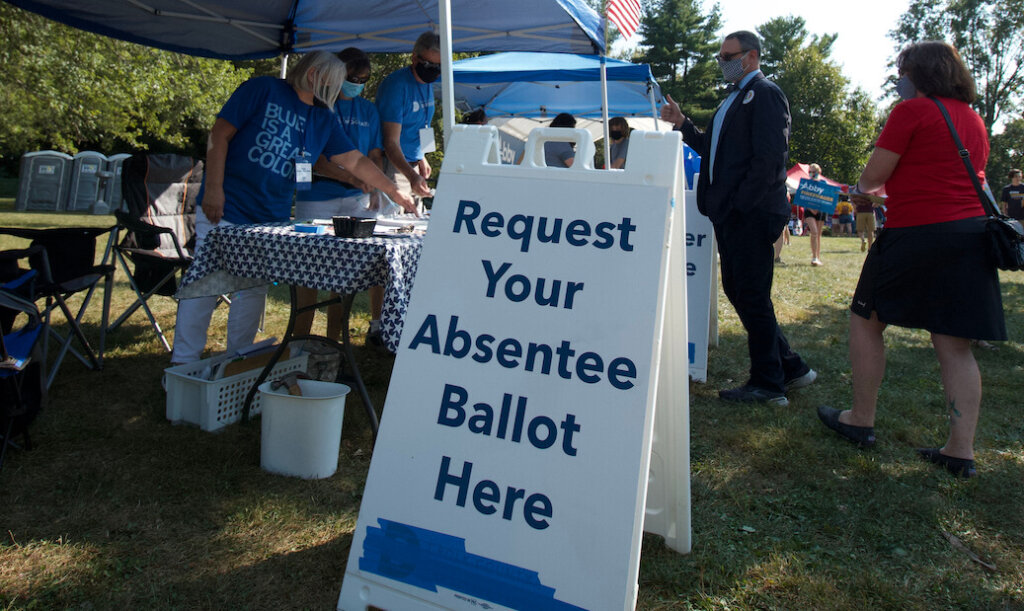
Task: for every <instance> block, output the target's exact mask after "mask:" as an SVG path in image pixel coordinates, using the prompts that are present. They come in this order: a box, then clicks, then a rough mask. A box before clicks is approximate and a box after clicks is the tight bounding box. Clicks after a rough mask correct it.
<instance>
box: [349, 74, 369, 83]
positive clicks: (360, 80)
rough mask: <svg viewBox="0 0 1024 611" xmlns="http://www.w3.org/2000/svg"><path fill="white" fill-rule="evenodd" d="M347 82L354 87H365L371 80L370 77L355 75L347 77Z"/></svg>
mask: <svg viewBox="0 0 1024 611" xmlns="http://www.w3.org/2000/svg"><path fill="white" fill-rule="evenodd" d="M345 80H346V81H348V82H350V83H352V84H354V85H365V84H366V81H368V80H370V76H369V75H367V76H356V75H354V74H349V75H348V76H346V77H345Z"/></svg>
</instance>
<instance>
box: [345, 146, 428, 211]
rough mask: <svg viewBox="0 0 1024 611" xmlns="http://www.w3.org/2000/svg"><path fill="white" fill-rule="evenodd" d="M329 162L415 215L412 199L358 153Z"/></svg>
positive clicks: (355, 151) (348, 154)
mask: <svg viewBox="0 0 1024 611" xmlns="http://www.w3.org/2000/svg"><path fill="white" fill-rule="evenodd" d="M329 161H330V162H331V163H334V164H337V165H340V166H344V167H346V168H348V170H349V172H351V173H352V174H354V175H355V176H356V178H358V179H359V180H361V181H363V182H365V183H366V184H368V185H370V186H371V187H374V188H377V189H380V190H381V191H383V192H384V193H387V195H388V197H390V198H391V199H393V200H394V201H395V203H396V204H398V205H399V206H401V207H402V208H404V209H405V211H406V212H410V213H413V214H415V213H416V203H415V202H413V201H412V198H410V197H409V196H407V195H405V194H404V193H402V192H401V191H399V190H398V185H396V184H395V183H393V182H391V181H390V180H389V179H388V177H387V176H385V175H384V174H383V173H382V172H381V171H380V169H379V168H378V167H377V166H376V165H374V163H373V162H372V161H370V159H369V158H368V157H366V156H365V155H363V154H362V153H360V152H359V151H357V150H355V149H353V150H351V151H348V152H347V153H342V154H340V155H334V156H333V157H331V158H330V160H329Z"/></svg>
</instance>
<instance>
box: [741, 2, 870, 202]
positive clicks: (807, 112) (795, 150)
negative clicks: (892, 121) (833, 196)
mask: <svg viewBox="0 0 1024 611" xmlns="http://www.w3.org/2000/svg"><path fill="white" fill-rule="evenodd" d="M758 33H759V34H760V35H761V38H762V45H763V48H764V56H763V57H764V61H763V62H762V64H761V69H762V71H763V72H764V73H765V75H766V76H768V77H769V78H771V79H772V80H773V81H775V83H776V84H777V85H778V86H779V87H780V88H782V90H783V91H784V92H785V93H786V97H787V98H788V99H789V109H790V116H791V117H792V127H791V130H790V137H789V155H790V158H791V159H792V160H794V161H800V162H804V163H812V162H814V163H818V164H820V165H821V166H822V169H823V171H824V173H825V174H826V175H827V176H829V177H830V178H833V179H835V180H838V181H841V182H846V183H852V182H855V181H856V180H857V177H858V176H859V175H860V171H861V169H863V167H864V164H865V163H866V162H867V157H868V155H869V153H870V150H871V144H872V142H873V140H874V137H875V135H876V134H877V131H878V120H877V118H876V116H877V109H876V108H875V105H874V103H873V102H872V101H871V98H870V96H869V95H868V94H867V93H865V92H864V91H863V90H861V89H856V90H853V91H852V92H851V91H850V90H849V86H850V81H849V79H847V78H846V77H844V76H843V75H842V72H841V70H840V69H839V67H838V66H836V65H835V64H834V63H833V62H831V61H830V60H829V58H828V56H829V54H830V53H831V49H832V44H833V43H834V42H835V39H836V36H835V35H834V34H827V35H824V36H820V37H819V36H811V35H810V34H809V33H808V32H807V28H806V25H805V22H804V20H803V18H801V17H793V16H789V17H777V18H775V19H772V20H769V21H767V22H766V23H764V24H762V25H761V26H760V27H759V28H758Z"/></svg>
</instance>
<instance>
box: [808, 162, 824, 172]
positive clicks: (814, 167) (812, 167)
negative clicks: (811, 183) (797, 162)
mask: <svg viewBox="0 0 1024 611" xmlns="http://www.w3.org/2000/svg"><path fill="white" fill-rule="evenodd" d="M811 172H817V173H818V174H821V166H820V165H818V164H816V163H812V164H811V165H809V166H807V173H808V174H810V173H811Z"/></svg>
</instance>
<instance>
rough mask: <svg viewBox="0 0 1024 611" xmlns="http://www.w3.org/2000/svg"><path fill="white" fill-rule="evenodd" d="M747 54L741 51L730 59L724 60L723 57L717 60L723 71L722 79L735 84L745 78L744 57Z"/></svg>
mask: <svg viewBox="0 0 1024 611" xmlns="http://www.w3.org/2000/svg"><path fill="white" fill-rule="evenodd" d="M747 52H748V51H739V52H737V53H733V54H732V55H731V56H729V58H728V59H726V58H723V57H722V56H721V55H719V56H718V57H717V58H715V59H717V60H718V67H719V68H721V69H722V78H724V79H725V80H726V81H728V82H730V83H735V82H736V81H738V80H740V79H741V78H743V56H744V55H746V54H747Z"/></svg>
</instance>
